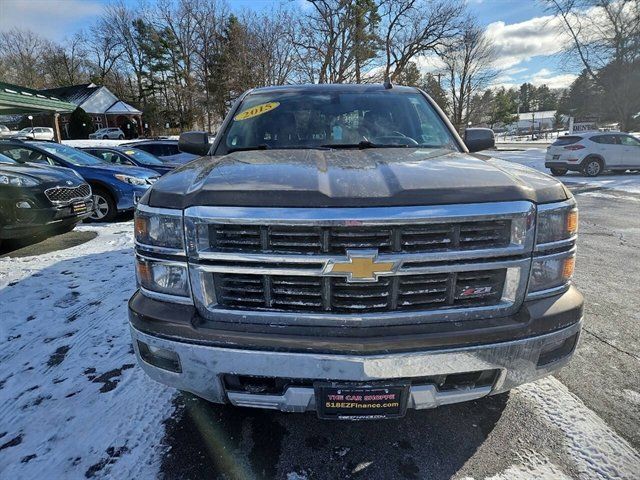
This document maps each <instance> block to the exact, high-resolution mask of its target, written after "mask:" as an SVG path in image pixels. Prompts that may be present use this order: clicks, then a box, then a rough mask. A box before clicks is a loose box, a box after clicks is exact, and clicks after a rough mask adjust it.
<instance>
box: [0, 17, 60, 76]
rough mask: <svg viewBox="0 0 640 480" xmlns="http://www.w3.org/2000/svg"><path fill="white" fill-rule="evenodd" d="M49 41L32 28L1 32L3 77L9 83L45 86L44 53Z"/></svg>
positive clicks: (0, 49) (0, 47)
mask: <svg viewBox="0 0 640 480" xmlns="http://www.w3.org/2000/svg"><path fill="white" fill-rule="evenodd" d="M49 45H50V44H49V42H47V41H46V40H44V39H43V38H42V37H40V36H39V35H38V34H36V33H34V32H32V31H30V30H18V29H15V28H14V29H12V30H8V31H4V32H0V52H2V57H3V64H4V65H3V67H4V68H3V71H2V72H1V73H0V74H1V75H2V77H1V78H2V79H3V80H4V81H6V82H9V83H17V84H20V85H28V86H30V87H31V88H45V87H46V86H47V85H46V79H45V76H44V65H43V62H42V54H43V52H44V51H45V49H46V48H47V47H48V46H49Z"/></svg>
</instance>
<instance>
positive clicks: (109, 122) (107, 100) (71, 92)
mask: <svg viewBox="0 0 640 480" xmlns="http://www.w3.org/2000/svg"><path fill="white" fill-rule="evenodd" d="M40 92H41V93H42V94H44V95H53V96H55V97H57V98H59V99H62V100H64V101H66V102H70V103H73V104H74V105H76V106H77V107H80V108H82V109H83V110H84V111H85V112H87V114H88V115H90V116H91V119H92V120H93V125H94V127H95V129H96V130H98V129H100V128H108V127H119V128H121V129H122V131H123V132H124V134H125V135H126V136H127V138H135V137H138V136H140V135H142V134H143V133H144V131H143V125H142V112H141V111H140V110H138V109H137V108H134V107H132V106H131V105H129V104H128V103H125V102H123V101H122V100H120V99H119V98H118V97H116V96H115V95H114V94H113V93H112V92H111V91H110V90H109V89H108V88H107V87H105V86H102V85H95V84H93V83H86V84H82V85H72V86H70V87H60V88H50V89H47V90H41V91H40ZM60 128H61V129H62V130H63V135H64V136H66V137H68V136H69V130H68V129H69V115H61V116H60Z"/></svg>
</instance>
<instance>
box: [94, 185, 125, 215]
mask: <svg viewBox="0 0 640 480" xmlns="http://www.w3.org/2000/svg"><path fill="white" fill-rule="evenodd" d="M117 213H118V211H117V208H116V203H115V202H114V201H113V198H112V197H111V195H110V194H109V192H107V191H106V190H104V189H102V188H94V189H93V212H91V216H90V217H89V218H90V219H91V220H93V221H94V222H110V221H112V220H113V219H114V218H115V217H116V215H117Z"/></svg>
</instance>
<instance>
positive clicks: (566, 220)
mask: <svg viewBox="0 0 640 480" xmlns="http://www.w3.org/2000/svg"><path fill="white" fill-rule="evenodd" d="M576 233H578V208H577V207H576V202H575V200H571V201H569V202H562V203H561V204H548V205H540V206H539V207H538V223H537V227H536V244H537V245H540V244H544V243H551V242H557V241H560V240H567V239H569V238H571V237H573V236H574V235H575V234H576Z"/></svg>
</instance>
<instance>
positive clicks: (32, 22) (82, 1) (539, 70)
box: [0, 0, 579, 88]
mask: <svg viewBox="0 0 640 480" xmlns="http://www.w3.org/2000/svg"><path fill="white" fill-rule="evenodd" d="M110 1H111V0H0V30H6V29H10V28H12V27H14V26H16V27H20V28H25V27H27V28H31V29H32V30H34V31H36V32H38V33H40V34H41V35H43V36H45V37H47V38H50V39H52V40H58V41H59V40H63V39H64V38H65V37H67V36H70V35H72V34H73V33H75V32H76V31H77V30H78V29H79V28H82V27H83V26H87V25H89V24H91V23H92V22H93V20H94V19H95V18H96V17H97V16H98V15H100V12H101V11H102V9H103V8H104V5H106V4H108V3H110ZM127 1H128V2H129V3H135V2H136V0H127ZM287 3H290V4H300V5H303V0H289V2H287ZM228 4H229V5H230V6H231V9H232V10H236V11H240V10H244V9H254V10H263V9H268V8H272V7H273V6H274V5H277V4H278V2H276V1H269V0H228ZM467 4H468V7H469V10H470V11H471V13H472V16H473V17H475V18H476V19H477V20H478V22H479V23H481V24H482V25H485V26H487V28H488V35H489V37H490V38H491V39H492V41H493V43H494V44H495V46H496V48H497V50H498V52H499V54H500V55H499V58H498V61H497V64H496V66H497V67H498V68H500V69H501V71H502V74H501V75H500V77H499V78H498V80H497V84H498V85H505V86H513V85H519V84H521V83H523V82H532V83H534V84H538V85H539V84H542V83H546V84H548V85H549V86H550V87H552V88H554V87H564V86H567V85H569V84H570V83H571V81H572V80H573V79H574V78H575V76H576V74H577V73H579V67H578V66H577V65H566V62H565V61H564V59H563V58H562V57H561V56H560V55H559V51H560V48H561V46H562V45H563V43H564V42H566V41H567V39H566V38H563V37H561V36H558V34H557V33H556V29H555V28H553V27H554V26H557V25H558V19H555V18H552V17H550V16H549V15H548V14H547V12H545V11H544V8H543V7H542V5H541V4H540V3H539V2H536V1H534V0H467Z"/></svg>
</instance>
